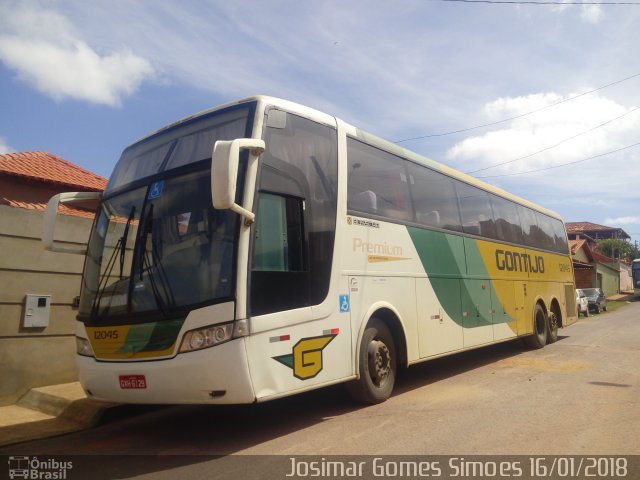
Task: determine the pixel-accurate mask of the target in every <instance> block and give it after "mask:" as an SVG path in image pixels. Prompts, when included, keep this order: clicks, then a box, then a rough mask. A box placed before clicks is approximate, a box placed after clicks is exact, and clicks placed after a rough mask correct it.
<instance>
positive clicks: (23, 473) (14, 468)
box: [8, 456, 73, 480]
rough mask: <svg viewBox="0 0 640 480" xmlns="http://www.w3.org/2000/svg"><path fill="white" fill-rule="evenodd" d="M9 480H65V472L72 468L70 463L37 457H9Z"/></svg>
mask: <svg viewBox="0 0 640 480" xmlns="http://www.w3.org/2000/svg"><path fill="white" fill-rule="evenodd" d="M8 463H9V478H10V479H11V480H13V479H14V478H24V479H30V480H66V478H67V471H68V470H71V469H72V468H73V463H72V462H61V461H59V460H56V459H54V458H47V459H46V460H41V459H39V458H38V457H24V456H13V457H9V462H8Z"/></svg>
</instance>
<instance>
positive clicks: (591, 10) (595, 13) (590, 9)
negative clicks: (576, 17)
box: [580, 5, 603, 24]
mask: <svg viewBox="0 0 640 480" xmlns="http://www.w3.org/2000/svg"><path fill="white" fill-rule="evenodd" d="M602 14H603V11H602V7H601V6H600V5H583V6H582V7H581V8H580V18H581V19H582V20H584V21H585V22H587V23H593V24H596V23H598V22H599V21H600V19H601V18H602Z"/></svg>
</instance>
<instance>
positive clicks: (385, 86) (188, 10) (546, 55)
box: [0, 0, 640, 243]
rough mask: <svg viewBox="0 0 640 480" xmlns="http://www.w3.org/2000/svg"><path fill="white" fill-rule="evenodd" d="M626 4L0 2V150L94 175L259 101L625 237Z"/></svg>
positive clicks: (636, 105)
mask: <svg viewBox="0 0 640 480" xmlns="http://www.w3.org/2000/svg"><path fill="white" fill-rule="evenodd" d="M631 1H637V2H638V3H637V4H633V5H623V4H611V3H609V4H593V3H589V4H575V3H580V2H574V3H573V4H569V3H565V4H558V3H555V4H531V3H520V4H517V3H489V2H470V1H467V2H461V1H441V0H405V1H395V2H394V1H388V0H387V1H375V0H371V1H359V0H353V1H347V2H344V1H343V2H339V1H337V0H314V1H306V2H301V1H299V0H298V1H289V0H282V1H279V0H271V1H269V0H267V1H265V0H256V1H249V0H247V1H245V0H234V1H233V2H230V1H223V0H220V1H216V0H198V1H195V0H182V1H180V2H175V1H173V0H154V1H134V0H117V1H113V0H92V1H90V2H87V1H83V0H21V1H13V0H0V153H8V152H21V151H47V152H50V153H53V154H56V155H58V156H61V157H62V158H65V159H67V160H69V161H71V162H73V163H76V164H78V165H80V166H81V167H83V168H86V169H88V170H91V171H93V172H95V173H97V174H99V175H102V176H105V177H108V176H109V175H110V174H111V171H112V170H113V167H114V165H115V162H116V161H117V160H118V158H119V156H120V153H121V151H122V150H123V149H124V148H125V147H126V146H127V145H129V144H130V143H132V142H134V141H135V140H137V139H138V138H140V137H142V136H144V135H146V134H147V133H150V132H152V131H154V130H156V129H158V128H160V127H162V126H164V125H166V124H168V123H172V122H174V121H176V120H179V119H181V118H184V117H186V116H188V115H191V114H193V113H196V112H199V111H201V110H204V109H207V108H210V107H213V106H216V105H219V104H222V103H226V102H229V101H233V100H238V99H241V98H245V97H248V96H253V95H257V94H264V95H273V96H277V97H281V98H285V99H288V100H292V101H295V102H298V103H302V104H304V105H307V106H310V107H313V108H316V109H318V110H322V111H325V112H326V113H330V114H332V115H335V116H337V117H340V118H342V119H343V120H345V121H347V122H348V123H351V124H353V125H356V126H358V127H359V128H362V129H364V130H367V131H369V132H371V133H374V134H376V135H378V136H381V137H383V138H386V139H387V140H391V141H394V142H397V143H399V144H400V145H402V146H403V147H405V148H408V149H410V150H413V151H415V152H417V153H420V154H422V155H425V156H427V157H429V158H432V159H434V160H437V161H439V162H442V163H444V164H446V165H449V166H451V167H453V168H456V169H458V170H461V171H463V172H467V173H471V174H472V175H474V176H475V177H478V178H481V179H483V180H484V181H487V182H489V183H491V184H493V185H496V186H498V187H501V188H504V189H505V190H508V191H510V192H512V193H514V194H516V195H519V196H521V197H524V198H526V199H528V200H532V201H534V202H536V203H538V204H540V205H542V206H544V207H547V208H549V209H551V210H554V211H556V212H558V213H560V214H561V215H562V216H563V218H564V219H565V221H589V222H593V223H597V224H603V225H608V226H611V227H620V228H623V229H624V230H625V231H626V232H627V233H628V234H629V235H631V237H632V239H633V241H635V240H637V241H638V242H639V243H640V53H639V51H638V25H640V0H631Z"/></svg>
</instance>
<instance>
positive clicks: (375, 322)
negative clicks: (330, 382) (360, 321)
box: [347, 318, 397, 404]
mask: <svg viewBox="0 0 640 480" xmlns="http://www.w3.org/2000/svg"><path fill="white" fill-rule="evenodd" d="M396 362H397V360H396V347H395V343H394V341H393V335H391V332H390V331H389V328H388V327H387V326H386V325H385V323H384V322H382V321H381V320H379V319H377V318H374V319H372V320H371V321H370V322H369V324H368V325H367V328H366V329H365V331H364V334H363V335H362V341H361V342H360V353H359V358H358V371H359V374H360V378H359V379H357V380H354V381H352V382H349V383H347V391H348V392H349V394H350V395H351V397H352V398H353V399H355V400H357V401H358V402H362V403H370V404H375V403H381V402H384V401H385V400H386V399H387V398H389V396H390V395H391V392H392V391H393V386H394V384H395V381H396Z"/></svg>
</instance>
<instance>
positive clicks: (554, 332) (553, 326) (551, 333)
mask: <svg viewBox="0 0 640 480" xmlns="http://www.w3.org/2000/svg"><path fill="white" fill-rule="evenodd" d="M559 324H560V320H558V316H557V315H556V313H555V312H551V313H549V315H548V317H547V344H550V343H555V342H557V341H558V326H559Z"/></svg>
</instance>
